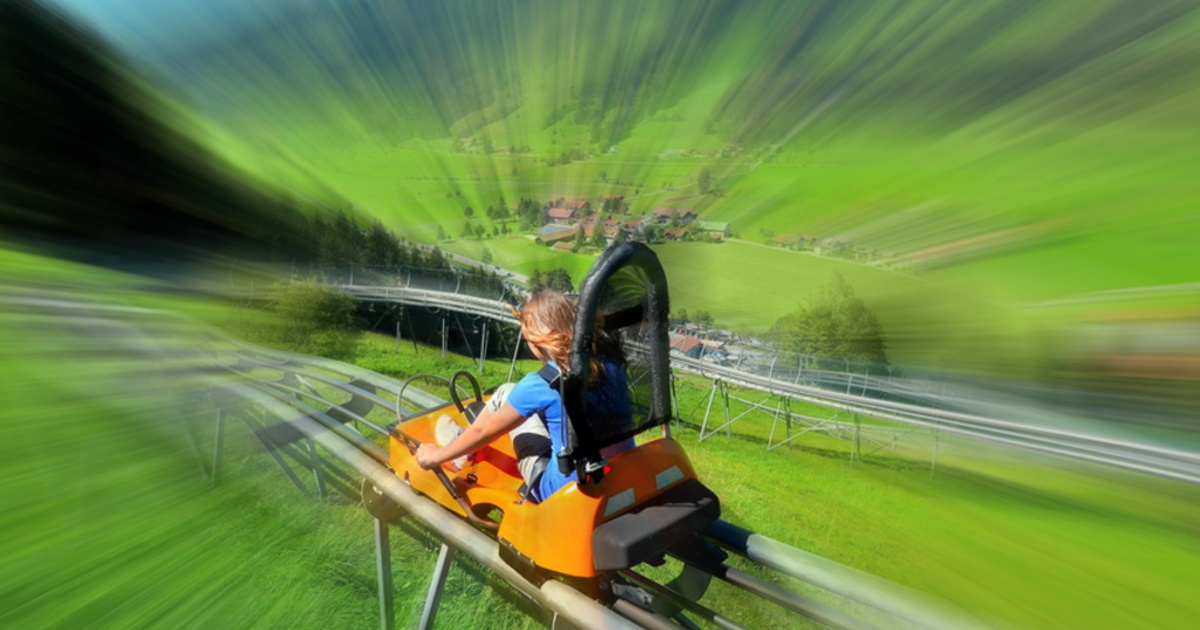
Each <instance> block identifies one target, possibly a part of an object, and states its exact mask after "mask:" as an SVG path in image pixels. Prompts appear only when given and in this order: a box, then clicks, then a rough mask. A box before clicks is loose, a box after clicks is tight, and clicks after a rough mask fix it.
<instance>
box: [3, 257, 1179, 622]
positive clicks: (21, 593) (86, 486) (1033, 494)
mask: <svg viewBox="0 0 1200 630" xmlns="http://www.w3.org/2000/svg"><path fill="white" fill-rule="evenodd" d="M730 245H732V244H730ZM696 247H702V246H696ZM716 247H717V248H720V247H726V246H716ZM741 247H742V248H744V249H746V250H747V251H750V250H751V249H757V248H753V247H751V246H747V245H742V246H741ZM679 251H680V252H684V251H686V250H684V249H683V246H680V250H679ZM763 251H765V252H767V251H768V250H763ZM674 253H675V252H672V251H671V250H670V248H668V250H667V251H666V252H665V253H664V258H665V259H666V260H668V261H671V260H674V258H673V257H672V256H673V254H674ZM768 253H771V254H775V252H768ZM3 261H4V263H5V266H6V269H7V270H8V272H9V273H7V274H6V276H7V277H9V278H12V279H14V281H12V282H10V283H9V284H8V285H7V286H8V289H6V290H8V291H16V290H34V291H49V292H51V293H54V292H60V293H61V294H62V296H63V297H68V296H78V295H82V296H84V297H86V298H87V299H91V300H95V301H97V302H100V303H115V304H117V305H125V306H130V305H132V306H142V307H156V308H170V307H172V306H175V307H178V308H180V309H182V310H186V311H187V312H189V313H191V314H193V315H196V316H200V317H202V318H203V319H205V320H206V321H210V322H213V323H216V324H219V325H221V326H223V327H226V328H231V329H241V330H244V329H245V327H247V326H249V327H253V326H254V325H256V324H254V322H257V321H259V318H258V315H256V313H257V312H256V311H254V310H253V309H248V308H246V307H235V306H231V305H228V304H224V305H222V304H220V303H215V302H207V301H201V300H182V299H180V298H178V297H175V296H169V295H167V294H164V293H162V292H159V291H156V290H155V287H154V285H153V283H147V281H145V280H141V279H138V278H135V277H132V276H122V275H119V274H113V273H111V272H105V271H99V270H95V269H90V268H86V267H82V266H79V265H73V264H69V263H63V262H59V261H54V260H49V259H44V258H38V257H34V256H27V255H21V254H16V253H13V252H6V253H5V256H4V260H3ZM679 266H684V263H683V262H680V263H679ZM702 271H703V270H701V272H700V273H698V274H697V275H696V277H698V278H699V277H702V276H703V273H702ZM16 279H19V281H16ZM678 284H680V285H683V286H685V287H686V285H687V281H686V280H679V281H678ZM68 289H69V290H68ZM680 290H683V291H686V289H680ZM6 295H8V294H6ZM13 295H16V294H13ZM8 299H9V298H8V297H6V298H5V300H6V301H4V302H2V303H0V305H2V306H3V307H4V308H3V309H0V311H2V312H3V323H4V326H3V327H0V330H3V331H5V332H4V333H3V337H2V338H0V341H2V342H3V343H0V362H2V364H3V365H4V366H5V369H6V375H7V376H6V379H5V380H4V388H5V390H4V394H5V399H6V400H8V401H9V404H10V407H9V410H8V411H9V413H8V414H7V416H6V418H7V420H5V421H4V422H2V423H0V434H2V436H3V439H2V440H0V456H2V457H0V461H3V467H4V468H3V470H4V475H3V478H4V479H5V482H4V483H5V492H4V493H3V495H2V496H3V497H4V499H3V510H2V513H3V514H4V523H5V533H6V535H5V536H4V538H3V542H2V549H0V552H2V553H3V554H4V557H5V558H6V563H5V567H4V569H2V570H0V585H2V588H3V590H4V592H6V593H10V594H11V595H12V596H13V597H14V600H13V601H14V602H22V603H20V604H17V605H15V606H11V607H9V608H7V609H6V610H5V611H4V613H2V617H0V619H2V621H3V625H5V626H13V627H79V626H80V625H87V626H88V627H101V628H103V627H114V628H115V627H129V626H131V625H163V624H166V625H171V626H172V627H197V628H201V627H203V628H207V627H230V628H241V627H246V628H249V627H283V626H286V627H296V628H367V627H375V626H376V624H377V617H376V615H377V602H376V599H375V590H374V577H373V570H374V561H373V556H372V553H373V551H372V548H371V538H370V531H371V530H370V520H369V518H368V517H367V516H366V514H365V513H364V512H363V511H362V510H361V509H359V508H358V507H356V506H354V505H348V504H344V503H341V502H339V501H325V502H321V501H317V500H315V499H314V498H313V497H311V496H305V495H304V494H302V493H301V492H300V491H298V490H297V489H295V488H293V487H292V486H291V485H290V484H289V483H288V482H287V481H286V479H285V478H284V477H283V476H282V475H281V474H280V473H279V472H278V471H277V470H276V469H275V466H274V464H273V462H272V461H271V460H270V458H269V457H267V456H266V455H265V454H264V453H262V452H261V451H260V450H259V449H258V447H257V446H256V445H255V443H254V442H253V441H252V439H251V438H250V436H249V435H248V433H247V432H246V430H245V428H244V427H243V426H242V425H241V424H240V423H238V422H236V421H235V420H234V419H232V418H231V419H230V424H229V425H228V427H227V444H226V449H227V450H226V452H225V458H224V465H223V479H224V481H223V482H222V484H221V485H220V486H219V487H217V488H216V489H214V490H206V486H205V481H204V479H203V478H202V476H201V474H200V470H199V466H197V464H196V461H195V459H194V453H193V452H192V451H191V450H190V448H189V446H188V444H187V442H186V441H185V440H183V439H182V434H181V433H180V423H179V420H180V419H181V418H186V419H187V423H188V425H189V426H190V427H191V431H192V435H194V436H195V437H196V439H197V442H198V446H199V450H200V452H201V453H202V454H203V457H204V459H205V461H209V460H208V457H209V455H210V454H211V448H212V435H213V421H214V419H215V414H214V413H213V411H212V408H211V407H210V406H209V404H208V403H207V402H206V399H205V398H204V396H203V392H202V391H197V390H193V389H189V388H188V387H186V386H185V385H186V383H187V381H177V380H175V379H173V378H172V377H171V372H170V371H169V370H167V369H165V366H166V364H162V363H159V362H160V361H167V360H168V359H169V357H170V355H160V354H156V353H155V352H154V351H152V350H155V351H161V350H166V349H169V348H171V347H175V346H174V344H175V343H181V345H180V346H179V347H180V348H186V347H187V345H186V343H183V341H180V342H175V341H172V342H170V343H162V342H159V343H157V344H156V345H155V347H154V348H151V347H142V348H141V351H142V352H143V353H144V354H141V355H136V354H135V355H133V356H134V357H136V358H125V357H124V355H121V354H120V353H119V352H115V350H114V345H113V344H114V341H112V340H111V339H109V340H102V339H98V338H93V334H94V330H95V327H96V326H100V325H101V321H102V320H100V319H93V318H90V317H83V318H78V319H74V320H66V321H65V322H60V321H57V320H52V319H47V318H45V317H42V316H39V315H38V314H37V313H36V312H34V311H29V310H27V309H25V308H24V307H21V306H19V303H17V302H10V301H7V300H8ZM138 317H141V316H138ZM139 321H142V320H139ZM171 321H172V322H173V321H174V320H171ZM145 322H146V323H147V324H153V326H152V329H153V330H156V331H158V332H160V333H168V338H171V339H175V338H178V339H180V340H186V339H188V338H189V335H192V334H194V333H195V331H194V330H192V329H191V328H189V327H187V326H185V325H183V324H179V323H164V322H161V321H159V320H157V319H155V318H153V317H150V318H149V319H147V320H145ZM122 347H124V346H121V345H118V346H117V347H116V348H117V349H120V348H122ZM137 347H139V346H135V348H137ZM355 361H356V362H357V363H358V364H360V365H362V366H364V367H366V368H368V369H372V370H375V371H379V372H383V373H387V374H391V375H393V376H397V377H400V376H404V375H407V374H411V373H416V372H433V373H440V374H448V373H450V372H453V371H456V370H458V369H468V370H472V371H474V369H475V368H476V366H477V361H476V360H475V359H472V358H465V357H454V356H450V357H447V358H445V359H443V358H442V357H441V354H440V351H438V350H437V349H432V348H427V347H418V348H416V349H415V350H414V348H413V346H412V345H411V344H410V343H408V342H405V343H404V344H402V345H401V346H400V348H399V349H397V348H396V345H395V342H394V340H393V339H391V338H389V337H387V336H383V335H367V336H365V337H364V339H363V340H362V342H361V343H360V345H359V347H358V351H357V355H356V359H355ZM531 367H532V364H530V363H528V362H526V363H525V364H523V366H522V367H521V368H519V370H518V372H519V371H520V370H522V369H530V368H531ZM507 378H508V365H507V362H506V361H503V360H491V361H489V362H488V367H487V373H486V374H485V375H484V376H483V377H482V378H481V381H482V382H483V384H484V385H485V386H488V385H494V384H497V383H499V382H501V381H503V380H506V379H507ZM678 391H679V399H680V400H679V408H680V412H681V413H682V414H683V415H684V419H685V420H686V421H688V422H689V423H699V422H700V416H699V415H698V414H700V413H702V412H703V409H704V403H705V402H706V400H707V396H708V394H709V391H708V389H707V384H706V383H704V382H698V381H693V380H691V379H688V380H687V381H686V382H684V383H681V384H680V386H679V388H678ZM739 395H740V396H742V397H747V398H753V397H754V396H755V394H753V393H749V392H741V393H739ZM760 396H761V395H760ZM742 410H743V408H741V407H738V406H736V405H735V409H734V410H733V411H734V413H735V414H737V413H740V411H742ZM804 412H805V413H810V414H813V415H818V414H820V413H821V410H819V409H816V408H811V407H806V408H804ZM769 431H770V418H768V417H767V416H765V415H762V414H751V415H748V416H745V417H744V418H742V419H740V420H738V421H737V422H736V423H735V425H734V427H733V436H732V437H725V436H724V435H716V436H713V437H711V438H709V439H707V440H706V441H704V442H702V443H700V442H698V441H697V433H696V430H695V428H694V427H691V426H688V425H681V426H678V427H676V428H675V433H676V437H677V439H679V440H680V441H681V442H682V443H684V444H685V446H686V447H687V448H688V452H689V454H690V456H691V458H692V460H693V462H694V463H695V464H696V466H697V468H698V470H700V472H701V475H702V477H703V479H704V480H705V482H706V483H708V484H709V485H711V486H712V487H713V488H714V489H715V490H716V491H717V492H718V493H719V494H720V496H721V497H722V503H723V509H724V515H725V518H727V519H728V520H730V521H731V522H734V523H737V524H739V525H742V526H744V527H747V528H750V529H752V530H755V531H758V532H761V533H763V534H765V535H768V536H770V537H772V538H776V539H778V540H781V541H783V542H785V543H787V544H790V545H794V546H797V547H799V548H801V549H805V550H808V551H811V552H813V553H817V554H819V555H822V556H825V557H828V558H830V559H833V560H836V561H838V562H842V563H844V564H847V565H850V566H853V567H856V568H859V569H861V570H864V571H868V572H871V573H874V574H877V575H880V576H883V577H886V578H888V579H891V580H894V581H896V582H899V583H902V584H906V585H909V586H912V587H915V588H918V589H921V590H924V591H926V592H929V593H932V594H934V595H937V596H939V597H942V598H945V599H947V600H949V601H951V602H954V603H956V604H958V605H960V606H962V607H964V608H966V609H968V610H970V611H974V612H975V613H977V614H982V615H985V616H988V617H992V618H996V619H999V620H1003V621H1005V622H1007V623H1011V624H1014V625H1020V626H1024V627H1030V628H1052V627H1064V626H1067V627H1094V628H1110V627H1111V628H1123V627H1132V626H1138V625H1145V626H1149V627H1160V628H1183V627H1188V626H1189V623H1190V621H1191V620H1192V619H1194V618H1195V617H1196V615H1197V614H1198V612H1200V611H1198V610H1197V607H1196V604H1195V603H1193V602H1192V598H1190V597H1189V596H1188V593H1187V591H1186V589H1187V585H1190V584H1193V583H1195V581H1196V578H1197V577H1198V576H1197V571H1198V567H1200V548H1198V545H1197V544H1196V542H1195V541H1196V540H1197V537H1196V529H1195V523H1197V522H1200V514H1197V510H1198V509H1200V508H1197V505H1200V503H1198V502H1197V501H1196V500H1195V499H1196V498H1197V497H1196V491H1195V489H1194V487H1192V486H1185V485H1183V484H1176V483H1173V482H1168V481H1163V480H1157V479H1152V478H1147V477H1143V476H1139V475H1133V474H1124V473H1114V472H1112V471H1110V470H1104V469H1099V468H1095V467H1090V466H1071V465H1067V464H1064V463H1063V462H1061V461H1053V460H1049V459H1044V458H1029V457H1023V456H1016V455H1014V454H1012V453H1008V452H1005V451H1003V450H999V449H994V448H986V447H983V446H980V445H978V444H972V443H969V442H965V441H961V440H951V439H948V438H946V439H943V440H942V441H941V442H939V452H938V464H937V467H936V471H935V472H933V473H932V474H931V457H932V454H931V452H930V450H929V449H930V448H931V446H930V438H929V437H928V436H927V435H916V436H914V437H913V438H911V439H905V440H901V442H900V444H899V445H898V446H897V448H895V449H884V450H882V451H878V452H876V453H872V454H870V455H868V456H866V457H865V458H863V459H862V460H859V461H857V462H853V461H851V459H850V457H849V444H848V443H847V442H844V441H839V440H835V439H832V438H829V437H825V436H821V435H816V434H811V435H806V436H804V437H802V438H800V439H798V440H795V441H793V442H792V443H790V444H789V445H788V446H786V447H782V448H778V449H775V450H773V451H769V452H768V451H766V450H765V445H764V442H763V440H764V438H765V437H766V436H767V434H768V433H769ZM305 479H307V476H305ZM407 534H415V537H409V536H408V535H407ZM392 551H393V554H394V557H393V562H394V564H393V567H394V571H395V585H396V588H397V618H398V620H399V625H400V626H401V627H404V626H410V625H412V624H414V623H415V622H416V619H417V616H418V615H419V614H420V606H421V603H422V601H423V597H424V594H425V589H426V586H427V580H428V574H429V571H430V570H431V569H432V565H433V560H434V557H435V553H436V549H435V541H434V539H433V538H432V537H431V535H430V534H429V533H428V532H424V531H422V530H420V529H419V528H418V529H412V528H410V527H409V526H404V527H402V528H401V529H400V530H398V531H397V534H396V535H394V536H393V550H392ZM497 586H498V585H496V584H495V583H494V580H493V579H492V578H489V577H487V576H486V575H485V574H484V573H481V572H480V571H479V570H477V567H476V568H472V566H471V565H470V563H469V562H466V563H460V564H456V565H455V568H454V569H453V570H452V572H451V577H450V581H449V583H448V586H447V593H446V597H445V598H444V600H443V607H442V612H441V615H440V618H441V620H442V621H441V623H442V624H443V625H447V626H449V627H464V626H466V627H474V626H481V625H487V626H488V627H500V628H527V627H533V626H534V625H536V622H535V621H534V620H532V619H529V618H527V617H525V616H524V615H523V613H522V612H521V611H520V609H519V607H517V606H515V605H514V604H513V603H512V600H511V599H510V598H508V597H507V596H505V595H504V594H503V592H497V590H496V587H497ZM792 586H794V587H795V588H797V589H799V590H801V591H803V592H806V593H807V592H808V590H807V589H806V588H804V587H800V586H797V585H792ZM708 603H709V604H711V605H712V606H713V607H714V608H718V609H720V610H722V611H724V612H726V613H728V614H729V616H730V617H732V618H735V619H738V620H741V621H744V622H746V623H748V624H750V625H752V626H786V627H792V626H794V625H795V622H794V620H793V619H792V618H791V617H790V616H785V615H783V614H782V613H780V612H778V611H777V610H775V609H774V608H772V607H764V606H760V605H757V604H755V603H751V602H749V601H747V600H746V599H744V598H742V597H740V596H738V595H736V594H734V593H730V592H729V591H728V590H727V589H725V588H723V587H719V586H718V587H714V589H713V591H712V593H711V594H710V596H709V599H708Z"/></svg>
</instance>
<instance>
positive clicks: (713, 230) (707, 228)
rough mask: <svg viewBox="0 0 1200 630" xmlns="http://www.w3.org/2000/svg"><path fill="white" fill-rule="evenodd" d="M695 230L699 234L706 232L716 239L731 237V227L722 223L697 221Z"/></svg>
mask: <svg viewBox="0 0 1200 630" xmlns="http://www.w3.org/2000/svg"><path fill="white" fill-rule="evenodd" d="M696 228H697V229H699V230H700V231H701V232H707V233H708V235H709V236H711V237H712V238H716V239H722V238H729V237H730V236H732V235H733V226H731V225H729V224H728V223H725V222H724V221H697V222H696Z"/></svg>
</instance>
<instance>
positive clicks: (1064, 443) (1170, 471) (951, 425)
mask: <svg viewBox="0 0 1200 630" xmlns="http://www.w3.org/2000/svg"><path fill="white" fill-rule="evenodd" d="M338 288H340V289H341V290H343V291H346V292H347V293H349V294H350V295H352V296H354V297H355V298H357V299H362V300H376V301H388V302H397V303H402V304H407V305H412V306H425V307H430V308H441V309H448V310H455V311H458V312H463V313H467V314H470V315H476V316H481V317H488V318H491V319H495V320H497V321H502V322H508V323H511V324H514V325H515V324H516V318H515V317H514V316H513V314H512V312H511V310H510V307H509V305H508V304H507V303H505V302H501V301H497V300H493V299H487V298H480V297H474V296H470V295H464V294H459V293H446V292H440V291H429V290H424V289H411V288H405V287H365V286H356V285H340V286H339V287H338ZM671 366H672V369H675V370H682V371H686V372H691V373H694V374H700V375H702V376H705V377H707V378H709V379H712V380H716V381H723V382H725V383H729V384H732V385H737V386H740V387H747V388H750V389H755V390H759V391H763V392H767V393H770V394H774V395H778V396H785V397H787V398H790V399H792V400H798V401H804V402H810V403H815V404H818V405H822V406H825V407H829V408H832V409H838V410H841V411H846V412H850V413H858V414H863V415H867V416H872V417H876V418H881V419H886V420H891V421H895V422H900V423H903V424H907V425H910V426H915V427H922V428H928V429H935V430H938V431H945V432H947V433H953V434H957V435H962V436H966V437H970V438H974V439H980V440H986V441H989V442H994V443H998V444H1004V445H1007V446H1012V447H1016V448H1021V449H1026V450H1030V451H1035V452H1039V453H1047V454H1052V455H1059V456H1064V457H1071V458H1075V459H1080V460H1084V461H1089V462H1094V463H1098V464H1104V465H1108V466H1116V467H1119V468H1125V469H1128V470H1136V471H1139V472H1144V473H1149V474H1153V475H1158V476H1162V477H1168V478H1171V479H1177V480H1180V481H1186V482H1189V483H1200V454H1198V453H1195V452H1191V451H1186V450H1180V449H1173V448H1167V447H1163V446H1159V445H1154V444H1148V443H1145V442H1141V441H1137V440H1133V439H1122V438H1119V437H1113V436H1108V435H1102V434H1099V433H1097V432H1091V431H1087V430H1080V429H1072V428H1065V427H1061V426H1048V424H1049V423H1048V422H1047V423H1046V424H1043V423H1042V422H1040V420H1041V419H1040V418H1039V419H1037V420H1039V421H1037V422H1035V421H1027V420H1015V419H1005V418H994V417H988V416H985V415H981V414H972V413H963V412H956V411H950V410H946V409H938V408H934V407H925V406H920V405H914V404H908V403H902V402H896V401H895V400H890V399H889V398H892V397H894V398H900V399H908V398H911V392H910V391H908V390H906V389H904V388H902V387H899V386H897V385H895V384H892V383H888V382H887V381H885V380H880V379H874V380H873V381H872V382H870V383H869V387H870V389H872V390H875V391H877V392H879V393H880V394H881V395H880V396H877V397H872V396H863V395H856V394H850V393H841V392H837V391H831V390H829V389H824V388H819V387H812V386H808V385H801V384H798V383H791V382H787V381H780V380H776V379H771V378H769V377H766V376H762V375H760V374H755V373H752V372H747V371H743V370H738V369H736V368H732V367H724V366H718V365H713V364H711V363H705V362H702V361H698V360H695V359H689V358H685V357H677V356H673V357H671ZM857 379H858V380H862V381H863V383H860V384H859V385H862V386H863V387H864V389H865V388H866V387H867V384H868V383H867V381H866V380H864V377H862V376H857ZM859 385H855V388H858V387H859ZM847 389H850V388H847Z"/></svg>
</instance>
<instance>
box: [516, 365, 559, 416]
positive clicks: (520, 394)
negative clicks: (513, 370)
mask: <svg viewBox="0 0 1200 630" xmlns="http://www.w3.org/2000/svg"><path fill="white" fill-rule="evenodd" d="M508 404H510V405H512V406H513V409H516V410H517V413H519V414H521V415H522V416H524V417H526V418H528V417H529V416H532V415H533V414H535V413H536V414H539V415H541V416H542V417H543V418H545V417H546V413H545V410H546V409H547V408H548V407H550V405H557V404H558V392H555V391H554V390H553V389H550V385H549V384H547V383H546V381H545V379H543V378H542V377H540V376H538V375H537V374H536V373H534V374H526V375H525V378H522V379H521V380H520V381H518V382H517V384H516V386H515V387H513V389H512V391H511V392H509V394H508Z"/></svg>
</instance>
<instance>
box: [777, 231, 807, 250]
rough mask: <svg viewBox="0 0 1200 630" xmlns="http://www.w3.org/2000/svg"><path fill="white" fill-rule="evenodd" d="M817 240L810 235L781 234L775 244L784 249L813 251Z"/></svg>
mask: <svg viewBox="0 0 1200 630" xmlns="http://www.w3.org/2000/svg"><path fill="white" fill-rule="evenodd" d="M815 240H816V239H814V238H813V237H812V236H809V235H808V234H780V235H779V236H778V237H776V238H775V244H776V245H778V246H780V247H782V248H784V249H811V248H812V244H813V241H815Z"/></svg>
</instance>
